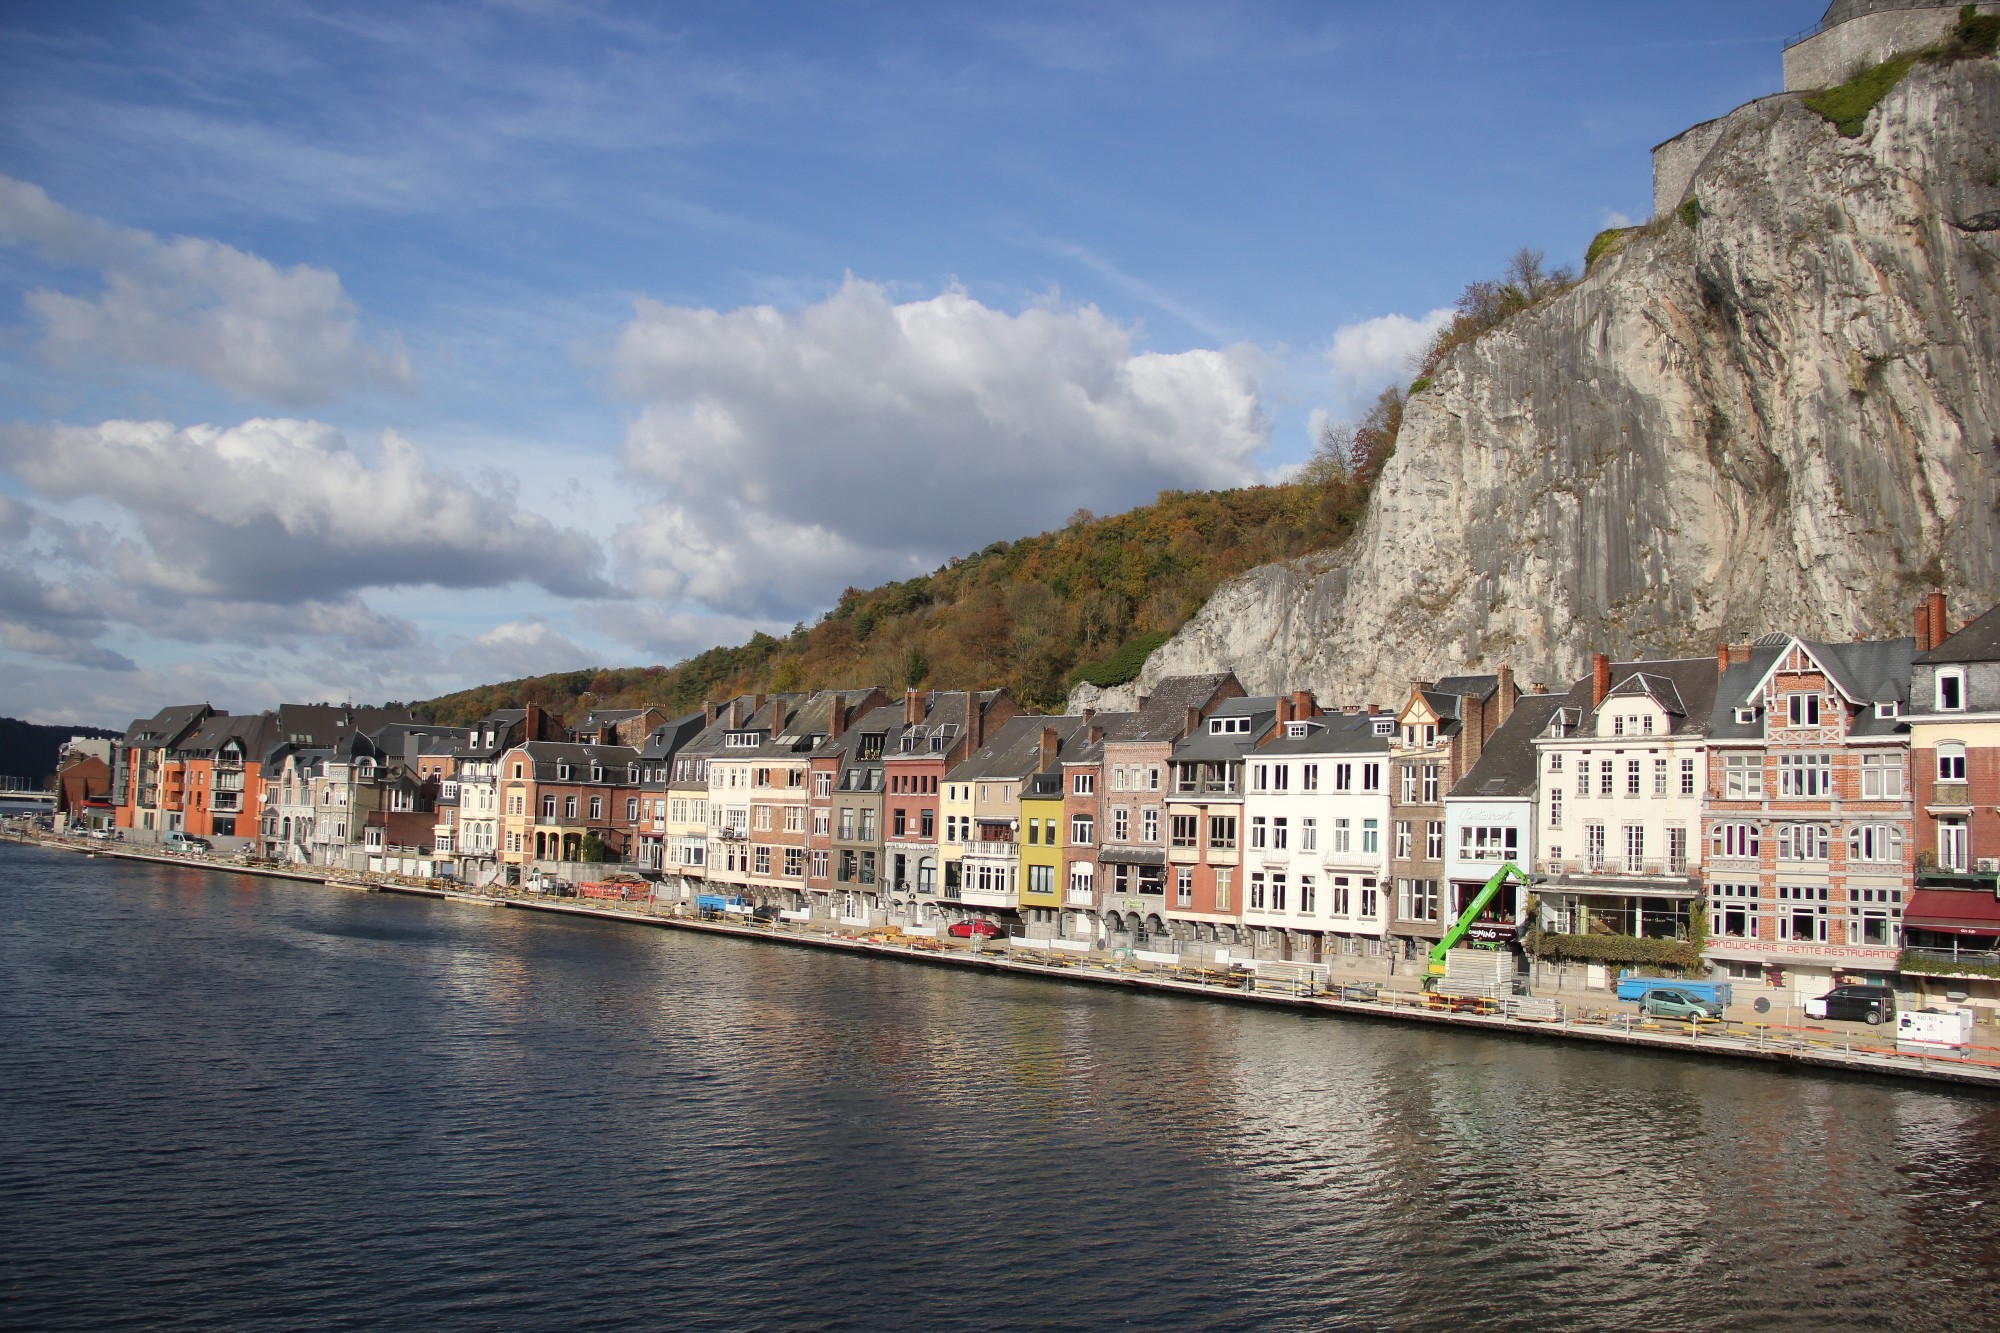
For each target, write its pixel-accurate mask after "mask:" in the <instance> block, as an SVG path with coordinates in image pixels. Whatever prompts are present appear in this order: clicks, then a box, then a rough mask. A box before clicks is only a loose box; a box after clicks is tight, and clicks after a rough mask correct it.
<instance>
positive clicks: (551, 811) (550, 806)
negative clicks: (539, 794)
mask: <svg viewBox="0 0 2000 1333" xmlns="http://www.w3.org/2000/svg"><path fill="white" fill-rule="evenodd" d="M327 794H328V795H330V794H331V793H327ZM555 817H556V798H555V797H553V796H544V797H543V798H542V818H544V819H554V818H555Z"/></svg>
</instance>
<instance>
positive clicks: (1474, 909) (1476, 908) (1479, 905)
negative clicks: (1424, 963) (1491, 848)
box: [1424, 861, 1530, 990]
mask: <svg viewBox="0 0 2000 1333" xmlns="http://www.w3.org/2000/svg"><path fill="white" fill-rule="evenodd" d="M1510 882H1511V883H1520V884H1527V883H1529V882H1530V880H1529V879H1528V873H1527V872H1526V871H1525V870H1522V869H1521V867H1519V866H1517V865H1515V864H1514V863H1513V862H1512V861H1509V862H1507V863H1506V864H1505V865H1503V866H1501V867H1500V868H1499V869H1498V870H1496V871H1494V872H1493V878H1491V879H1489V880H1487V881H1486V883H1485V885H1484V887H1482V888H1481V889H1480V890H1479V892H1478V893H1475V894H1473V895H1472V901H1471V902H1469V903H1467V904H1466V905H1465V910H1464V911H1462V912H1460V913H1459V914H1458V919H1457V920H1455V921H1453V922H1452V923H1451V928H1450V929H1449V930H1447V931H1445V933H1444V938H1443V939H1441V940H1439V941H1438V942H1437V943H1436V944H1435V945H1433V946H1432V947H1431V952H1430V965H1429V967H1428V969H1427V972H1428V975H1427V976H1426V977H1425V981H1424V986H1425V989H1427V990H1428V989H1429V988H1430V987H1431V986H1432V985H1433V984H1435V982H1436V980H1437V978H1439V977H1441V976H1443V975H1445V960H1446V959H1447V958H1448V957H1449V956H1450V955H1451V952H1452V950H1454V949H1456V948H1458V947H1459V945H1460V944H1461V943H1463V942H1464V940H1465V937H1466V936H1467V935H1468V934H1470V933H1471V932H1472V927H1473V925H1474V924H1475V923H1476V922H1477V921H1478V920H1479V917H1480V914H1481V913H1483V912H1484V911H1485V910H1486V909H1487V908H1488V907H1489V906H1491V905H1492V902H1493V900H1494V899H1495V898H1497V897H1499V896H1500V890H1502V889H1504V888H1506V887H1507V885H1508V884H1509V883H1510ZM1509 933H1510V934H1511V932H1509ZM1497 942H1498V941H1480V940H1475V942H1474V946H1473V947H1475V948H1477V947H1481V946H1482V945H1484V946H1485V947H1489V948H1490V947H1492V945H1493V944H1494V943H1497Z"/></svg>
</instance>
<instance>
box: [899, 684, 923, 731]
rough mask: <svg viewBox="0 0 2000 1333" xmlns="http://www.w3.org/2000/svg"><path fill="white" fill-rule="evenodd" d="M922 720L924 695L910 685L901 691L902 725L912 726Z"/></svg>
mask: <svg viewBox="0 0 2000 1333" xmlns="http://www.w3.org/2000/svg"><path fill="white" fill-rule="evenodd" d="M923 720H924V696H923V695H922V694H920V693H919V692H918V691H917V687H916V686H914V685H912V686H910V688H908V689H906V690H904V691H903V725H904V726H906V727H914V726H916V725H917V724H918V723H920V722H922V721H923Z"/></svg>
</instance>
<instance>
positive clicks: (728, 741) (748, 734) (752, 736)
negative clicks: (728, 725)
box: [722, 731, 757, 750]
mask: <svg viewBox="0 0 2000 1333" xmlns="http://www.w3.org/2000/svg"><path fill="white" fill-rule="evenodd" d="M722 743H723V744H724V745H727V746H728V747H729V748H730V749H732V750H754V749H756V748H757V733H756V732H754V731H732V732H730V733H729V735H728V736H727V737H726V738H724V740H723V742H722Z"/></svg>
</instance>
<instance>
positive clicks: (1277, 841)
mask: <svg viewBox="0 0 2000 1333" xmlns="http://www.w3.org/2000/svg"><path fill="white" fill-rule="evenodd" d="M1285 847H1286V825H1285V819H1284V817H1283V816H1282V815H1281V816H1279V817H1278V818H1276V819H1273V820H1272V821H1271V850H1272V851H1275V852H1282V851H1284V850H1285Z"/></svg>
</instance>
